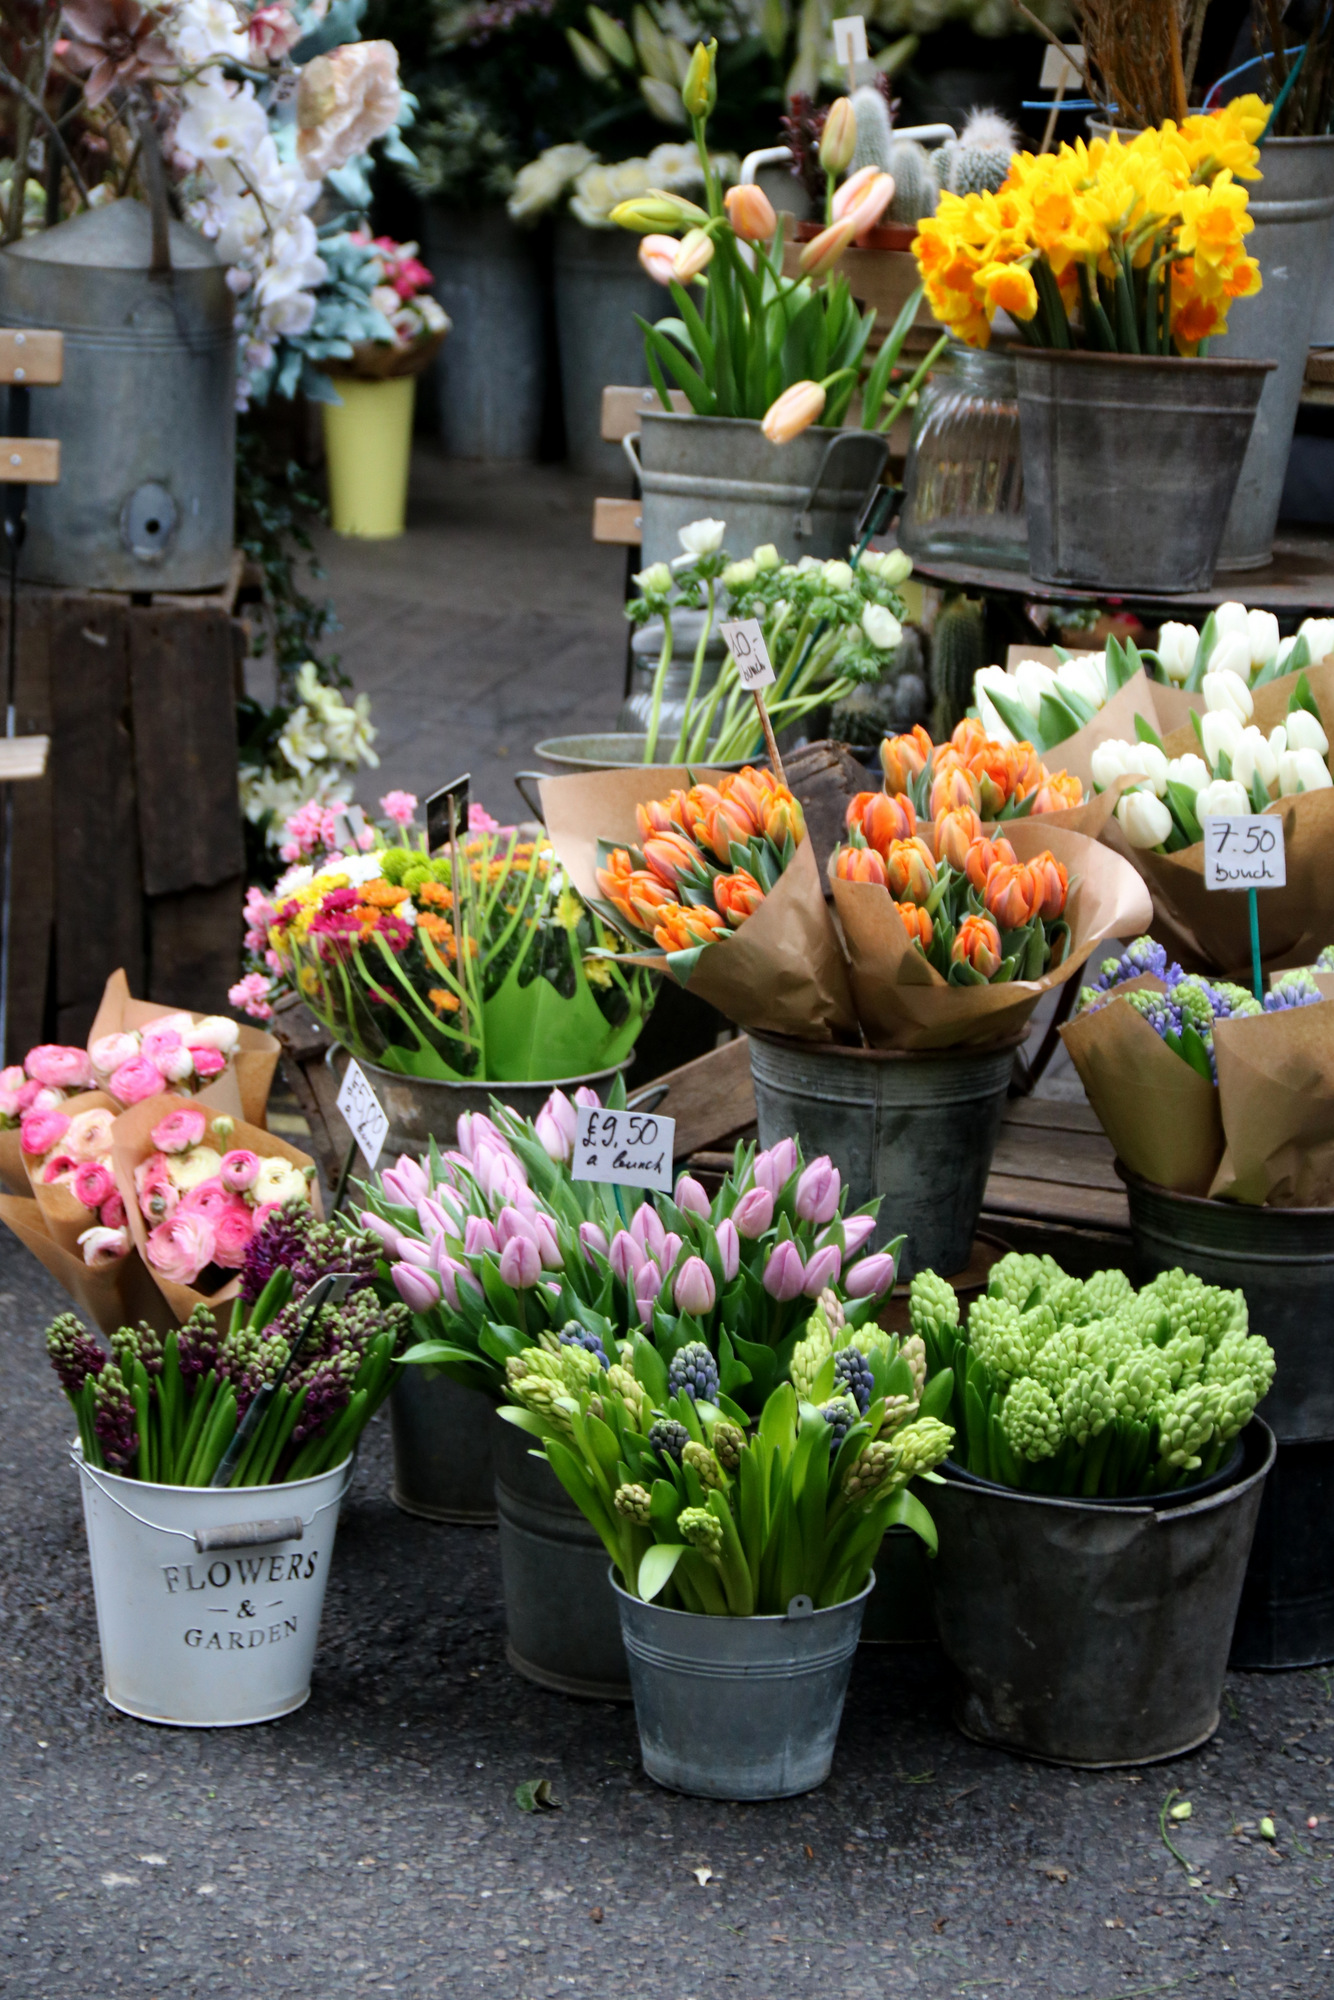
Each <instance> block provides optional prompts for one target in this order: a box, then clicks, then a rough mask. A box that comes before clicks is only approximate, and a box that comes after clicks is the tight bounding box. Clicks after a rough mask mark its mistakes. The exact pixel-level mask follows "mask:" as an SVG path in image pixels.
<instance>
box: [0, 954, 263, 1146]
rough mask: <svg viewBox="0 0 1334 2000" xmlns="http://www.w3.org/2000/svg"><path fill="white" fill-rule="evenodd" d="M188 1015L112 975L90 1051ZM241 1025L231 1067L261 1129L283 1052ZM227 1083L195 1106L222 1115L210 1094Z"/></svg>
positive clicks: (249, 1114) (222, 1103)
mask: <svg viewBox="0 0 1334 2000" xmlns="http://www.w3.org/2000/svg"><path fill="white" fill-rule="evenodd" d="M189 1011H190V1010H189V1008H187V1007H163V1006H160V1005H159V1003H158V1002H157V1001H156V1000H135V999H133V998H132V997H131V995H130V983H129V981H128V979H126V977H125V974H124V973H123V972H113V973H112V975H111V977H110V979H108V981H107V983H106V987H105V990H104V991H103V994H102V998H101V1001H100V1003H99V1005H98V1009H97V1015H96V1018H95V1019H94V1021H93V1025H92V1027H91V1028H90V1029H89V1031H88V1043H89V1046H90V1047H91V1046H92V1044H93V1043H94V1042H95V1041H97V1040H98V1039H99V1037H100V1036H102V1035H120V1034H127V1033H129V1031H130V1030H131V1029H135V1030H137V1031H138V1032H139V1033H140V1034H142V1033H143V1031H144V1029H145V1028H147V1027H150V1026H151V1025H152V1023H153V1022H154V1021H160V1020H161V1019H162V1017H163V1015H164V1014H185V1013H189ZM194 1018H195V1020H196V1021H202V1020H203V1018H204V1017H203V1015H202V1014H196V1015H195V1016H194ZM238 1025H240V1028H241V1039H240V1041H239V1043H238V1044H237V1049H236V1054H235V1055H234V1056H233V1057H232V1061H231V1064H230V1067H231V1068H232V1069H233V1070H234V1071H235V1072H236V1083H237V1087H238V1089H239V1091H240V1093H241V1110H242V1114H243V1116H244V1117H245V1119H246V1120H247V1122H248V1123H249V1124H251V1125H258V1126H260V1127H261V1128H262V1127H263V1124H264V1116H265V1111H266V1108H267V1106H268V1101H269V1086H270V1085H271V1084H272V1082H273V1073H274V1071H275V1069H276V1068H277V1067H278V1057H279V1055H280V1054H281V1049H280V1047H279V1044H278V1042H277V1040H276V1039H275V1037H274V1036H273V1035H266V1034H265V1033H264V1031H263V1029H262V1028H248V1027H246V1026H245V1025H244V1024H243V1023H241V1024H238ZM226 1079H227V1072H226V1071H225V1070H224V1071H223V1074H222V1075H221V1076H220V1077H218V1078H217V1079H216V1081H215V1082H214V1083H211V1084H209V1085H207V1086H206V1088H205V1089H203V1090H201V1091H199V1092H197V1093H196V1097H195V1101H196V1103H199V1104H204V1105H212V1106H213V1107H214V1108H215V1109H217V1110H220V1111H221V1110H225V1109H226V1108H227V1104H226V1100H224V1099H222V1098H218V1097H214V1096H213V1095H212V1094H211V1093H212V1092H213V1091H215V1090H216V1089H217V1086H218V1084H224V1083H225V1082H226ZM3 1157H4V1156H3V1148H0V1169H2V1168H3Z"/></svg>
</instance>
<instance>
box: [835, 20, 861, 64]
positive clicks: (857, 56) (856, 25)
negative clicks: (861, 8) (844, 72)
mask: <svg viewBox="0 0 1334 2000" xmlns="http://www.w3.org/2000/svg"><path fill="white" fill-rule="evenodd" d="M866 53H867V52H866V21H865V18H864V16H862V15H861V14H845V15H844V16H843V18H842V20H840V21H835V23H834V55H835V56H836V58H837V59H838V61H839V62H841V63H842V65H843V67H844V69H846V68H847V67H848V64H849V63H859V62H865V61H866Z"/></svg>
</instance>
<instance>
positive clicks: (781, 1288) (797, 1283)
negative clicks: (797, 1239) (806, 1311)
mask: <svg viewBox="0 0 1334 2000" xmlns="http://www.w3.org/2000/svg"><path fill="white" fill-rule="evenodd" d="M805 1282H806V1266H805V1263H804V1261H803V1259H802V1255H801V1252H800V1250H798V1248H797V1246H796V1244H795V1243H793V1242H791V1241H788V1242H785V1243H778V1244H775V1246H774V1248H773V1249H772V1250H771V1251H770V1253H769V1259H768V1262H767V1263H766V1264H765V1267H764V1276H763V1278H762V1279H761V1283H762V1284H763V1286H764V1289H765V1291H766V1292H767V1293H768V1294H769V1297H770V1298H771V1299H776V1300H777V1301H778V1303H779V1304H780V1305H785V1304H786V1303H787V1302H788V1301H789V1300H790V1299H795V1298H799V1297H800V1296H801V1291H802V1287H803V1285H804V1284H805Z"/></svg>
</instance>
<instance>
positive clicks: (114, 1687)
mask: <svg viewBox="0 0 1334 2000" xmlns="http://www.w3.org/2000/svg"><path fill="white" fill-rule="evenodd" d="M71 1457H72V1458H73V1461H74V1464H75V1466H76V1467H77V1469H78V1473H79V1483H80V1485H81V1487H82V1489H83V1519H84V1525H85V1527H86V1529H87V1531H88V1554H89V1558H90V1560H91V1563H92V1570H93V1596H94V1599H95V1601H96V1605H97V1636H98V1638H99V1640H100V1641H101V1646H102V1672H103V1678H104V1682H105V1693H106V1698H107V1700H108V1701H109V1702H110V1703H111V1705H112V1707H113V1708H119V1709H121V1710H122V1711H123V1712H124V1713H125V1714H126V1715H133V1716H137V1717H138V1718H139V1720H140V1721H142V1722H164V1723H169V1724H171V1725H172V1726H173V1727H174V1728H178V1729H232V1728H236V1727H238V1726H239V1725H241V1724H243V1723H251V1722H273V1721H275V1720H276V1719H277V1718H278V1717H279V1716H281V1715H290V1714H291V1712H292V1710H293V1709H295V1708H300V1707H301V1706H302V1704H303V1703H304V1702H305V1701H306V1700H308V1698H309V1696H310V1676H311V1669H312V1666H313V1664H314V1660H315V1643H316V1640H317V1639H318V1637H319V1630H320V1614H321V1612H322V1610H323V1608H324V1587H325V1585H326V1583H327V1582H328V1579H329V1565H330V1562H331V1561H332V1559H333V1546H334V1535H335V1533H336V1531H337V1528H338V1512H339V1508H340V1506H341V1504H342V1500H343V1496H344V1494H345V1493H346V1492H347V1489H348V1486H349V1485H350V1484H351V1480H352V1469H353V1464H354V1460H353V1459H351V1458H347V1459H344V1461H343V1463H342V1464H341V1465H339V1466H335V1467H334V1468H333V1470H332V1471H330V1472H322V1473H320V1474H318V1475H317V1477H316V1478H314V1479H297V1480H291V1481H288V1482H287V1483H286V1484H284V1485H279V1486H238V1487H234V1488H226V1487H224V1488H215V1487H211V1486H156V1485H150V1484H149V1483H148V1482H147V1481H145V1480H142V1479H126V1478H124V1477H123V1475H121V1474H120V1473H115V1472H102V1471H98V1470H95V1469H94V1468H93V1467H92V1466H89V1465H85V1464H84V1461H83V1453H82V1450H81V1448H80V1447H79V1446H78V1445H77V1444H76V1445H75V1446H74V1447H73V1449H72V1452H71Z"/></svg>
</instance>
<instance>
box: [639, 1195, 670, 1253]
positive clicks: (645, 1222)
mask: <svg viewBox="0 0 1334 2000" xmlns="http://www.w3.org/2000/svg"><path fill="white" fill-rule="evenodd" d="M630 1234H631V1236H633V1238H634V1240H635V1242H636V1243H637V1244H638V1245H639V1247H640V1249H641V1250H642V1251H644V1253H645V1254H646V1255H647V1256H653V1257H657V1258H659V1259H660V1258H661V1256H662V1249H663V1245H664V1243H665V1242H666V1240H667V1231H666V1229H665V1227H664V1226H663V1220H662V1217H661V1216H660V1215H659V1214H658V1211H657V1209H656V1208H655V1207H654V1206H653V1203H652V1202H651V1201H641V1202H640V1204H639V1207H638V1208H637V1209H636V1210H635V1212H634V1214H633V1215H632V1216H631V1218H630Z"/></svg>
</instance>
